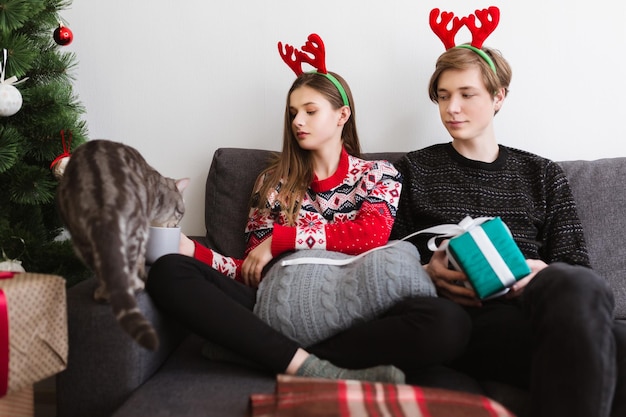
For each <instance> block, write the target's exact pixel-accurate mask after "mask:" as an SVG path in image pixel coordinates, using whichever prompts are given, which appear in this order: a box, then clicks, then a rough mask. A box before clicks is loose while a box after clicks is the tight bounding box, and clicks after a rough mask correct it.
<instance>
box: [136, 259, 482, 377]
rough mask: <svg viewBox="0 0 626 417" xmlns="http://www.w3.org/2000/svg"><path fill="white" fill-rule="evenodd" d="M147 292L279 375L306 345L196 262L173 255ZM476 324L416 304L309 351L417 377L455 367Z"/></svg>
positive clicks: (454, 310) (153, 274) (443, 304)
mask: <svg viewBox="0 0 626 417" xmlns="http://www.w3.org/2000/svg"><path fill="white" fill-rule="evenodd" d="M146 290H147V291H148V293H149V294H150V296H151V297H152V299H153V300H154V302H155V304H156V305H157V306H158V307H159V308H160V309H161V310H162V311H164V312H165V313H166V314H168V315H170V316H172V317H174V318H175V319H176V320H178V321H179V322H180V323H181V324H183V325H184V326H185V327H187V328H188V329H190V330H191V331H192V332H194V333H196V334H198V335H200V336H201V337H203V338H205V339H207V340H210V341H212V342H214V343H217V344H220V345H222V346H224V347H226V348H229V349H231V350H232V351H234V352H237V353H239V354H240V355H242V356H245V357H247V358H249V359H251V360H253V361H255V362H257V363H259V364H261V365H264V366H265V367H267V368H268V369H269V370H271V371H273V372H275V373H282V372H284V371H285V369H286V368H287V366H288V365H289V363H290V362H291V359H292V358H293V356H294V354H295V352H296V350H297V349H298V348H299V347H301V346H299V344H298V343H297V342H295V341H293V340H291V339H290V338H288V337H286V336H284V335H283V334H282V333H280V332H278V331H276V330H274V329H273V328H271V327H270V326H268V325H267V324H266V323H265V322H263V321H262V320H260V319H259V318H258V317H257V316H255V315H254V313H253V312H252V310H253V308H254V304H255V303H256V289H254V288H251V287H248V286H246V285H243V284H241V283H239V282H237V281H235V280H233V279H231V278H229V277H226V276H224V275H223V274H221V273H220V272H218V271H216V270H215V269H213V268H211V267H210V266H208V265H206V264H204V263H202V262H200V261H197V260H196V259H193V258H190V257H187V256H183V255H167V256H164V257H162V258H160V259H159V260H158V261H157V262H156V263H155V264H154V265H153V266H152V268H151V269H150V273H149V278H148V281H147V284H146ZM469 333H470V322H469V318H468V316H467V314H466V313H465V312H464V311H463V309H461V308H460V307H459V306H457V305H456V304H454V303H452V302H450V301H447V300H444V299H440V298H426V297H416V298H409V299H405V300H403V301H400V302H398V304H397V305H395V306H394V307H393V308H391V309H390V310H388V311H387V312H386V313H385V314H383V315H382V316H381V317H379V318H377V319H375V320H372V321H369V322H366V323H361V324H358V325H356V326H354V327H352V328H350V329H348V330H345V331H343V332H341V333H339V334H337V335H335V336H333V337H331V338H329V339H327V340H324V341H322V342H320V343H317V344H315V345H313V346H310V347H304V346H302V347H303V348H306V350H307V351H309V352H311V353H313V354H315V355H317V356H318V357H320V358H323V359H327V360H330V361H331V362H333V363H334V364H336V365H338V366H342V367H346V368H354V369H358V368H366V367H370V366H375V365H381V364H393V365H395V366H397V367H399V368H400V369H402V370H403V371H405V372H407V373H410V372H413V371H418V370H419V369H422V368H426V367H430V366H433V365H439V364H442V363H447V362H449V361H451V360H452V359H454V358H455V357H456V356H457V355H459V354H460V353H461V352H462V351H463V349H464V348H465V346H466V344H467V341H468V339H469Z"/></svg>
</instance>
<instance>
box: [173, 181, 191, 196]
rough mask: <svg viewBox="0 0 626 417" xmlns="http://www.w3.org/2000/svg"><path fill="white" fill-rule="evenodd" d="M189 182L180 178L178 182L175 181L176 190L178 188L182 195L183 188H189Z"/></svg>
mask: <svg viewBox="0 0 626 417" xmlns="http://www.w3.org/2000/svg"><path fill="white" fill-rule="evenodd" d="M190 182H191V180H190V179H189V178H181V179H179V180H176V188H178V191H180V192H181V193H182V192H183V191H185V188H187V186H189V183H190Z"/></svg>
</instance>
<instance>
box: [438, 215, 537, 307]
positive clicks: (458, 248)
mask: <svg viewBox="0 0 626 417" xmlns="http://www.w3.org/2000/svg"><path fill="white" fill-rule="evenodd" d="M466 229H467V230H466V231H465V232H464V233H462V234H460V235H458V236H456V237H453V238H452V239H450V241H449V242H448V247H447V251H448V257H449V258H450V261H451V263H452V264H453V265H454V266H455V268H457V269H459V270H461V271H463V272H464V273H465V275H467V277H468V279H469V281H470V283H471V284H472V287H473V288H474V290H475V291H476V294H477V295H478V297H479V298H481V299H484V298H488V297H491V296H495V295H499V294H501V293H503V292H506V291H507V289H508V288H509V287H510V286H511V285H513V284H515V282H517V281H518V280H519V279H521V278H523V277H525V276H526V275H528V274H529V273H530V267H529V266H528V264H527V263H526V259H525V258H524V255H523V254H522V252H521V251H520V249H519V247H518V246H517V244H516V243H515V241H514V240H513V237H512V235H511V232H510V230H509V228H508V227H507V226H506V225H505V224H504V222H503V221H502V219H500V218H499V217H494V218H489V219H488V220H484V222H479V224H474V225H473V226H472V227H469V228H466Z"/></svg>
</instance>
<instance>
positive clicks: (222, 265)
mask: <svg viewBox="0 0 626 417" xmlns="http://www.w3.org/2000/svg"><path fill="white" fill-rule="evenodd" d="M194 244H195V248H196V250H195V252H194V258H196V259H197V260H199V261H202V262H204V263H205V264H207V265H210V266H211V267H212V268H213V269H216V270H218V271H219V272H221V273H222V274H224V275H226V276H228V277H230V278H233V279H235V280H237V281H241V282H243V279H242V276H241V265H242V264H243V259H237V258H233V257H230V256H224V255H222V254H220V253H218V252H216V251H214V250H213V249H209V248H207V247H206V246H204V245H202V244H200V243H198V242H197V241H194Z"/></svg>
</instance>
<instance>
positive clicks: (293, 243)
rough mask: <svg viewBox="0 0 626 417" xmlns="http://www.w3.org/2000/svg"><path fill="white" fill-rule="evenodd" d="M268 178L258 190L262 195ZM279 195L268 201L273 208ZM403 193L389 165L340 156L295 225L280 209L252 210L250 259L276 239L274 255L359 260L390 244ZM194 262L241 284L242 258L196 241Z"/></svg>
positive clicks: (307, 196) (305, 202) (313, 191)
mask: <svg viewBox="0 0 626 417" xmlns="http://www.w3.org/2000/svg"><path fill="white" fill-rule="evenodd" d="M264 179H265V177H264V176H260V177H259V178H258V179H257V182H256V184H255V187H254V190H255V191H254V192H258V190H259V189H260V188H261V185H262V184H263V181H264ZM279 187H280V185H279V186H278V187H277V188H276V190H275V192H274V193H272V195H270V196H269V198H268V207H272V206H273V205H274V204H273V203H274V201H275V200H274V198H275V194H276V193H277V190H278V189H279ZM401 189H402V180H401V176H400V174H399V173H398V171H397V170H396V169H395V167H394V166H393V165H392V164H391V163H390V162H388V161H382V160H378V161H365V160H363V159H359V158H356V157H354V156H352V155H349V154H348V153H347V152H346V151H345V150H344V151H343V152H342V154H341V159H340V161H339V166H338V167H337V171H336V172H335V173H334V174H333V175H332V176H330V177H329V178H326V179H324V180H318V179H317V178H315V179H314V180H313V182H312V183H311V185H310V186H309V188H308V189H307V191H306V193H305V196H304V198H303V201H302V204H301V208H300V212H299V213H298V218H297V220H296V224H295V226H288V225H287V221H286V218H285V216H284V214H283V213H282V212H280V211H279V210H274V211H272V210H263V211H262V210H259V209H258V208H252V209H251V210H250V215H249V216H248V224H247V226H246V230H245V232H246V239H247V247H246V252H245V254H246V255H247V254H248V253H249V252H250V251H251V250H252V249H254V248H255V247H257V246H258V245H259V244H260V243H261V242H263V241H264V240H265V239H267V238H268V237H270V236H272V237H273V238H272V255H273V256H274V257H275V256H278V255H279V254H281V253H283V252H286V251H292V250H305V249H325V250H329V251H337V252H343V253H346V254H350V255H356V254H359V253H362V252H365V251H367V250H369V249H371V248H373V247H376V246H380V245H384V244H385V243H387V241H388V239H389V235H390V233H391V228H392V226H393V222H394V219H395V216H396V210H397V208H398V200H399V198H400V191H401ZM195 247H196V250H195V255H194V256H195V258H196V259H198V260H200V261H202V262H205V263H207V264H208V265H211V267H213V268H215V269H217V270H218V271H220V272H222V273H223V274H225V275H228V276H230V277H231V278H234V279H236V280H238V281H243V280H242V278H241V265H242V263H243V259H236V258H232V257H228V256H224V255H222V254H220V253H218V252H215V251H214V250H212V249H209V248H207V247H205V246H203V245H201V244H200V243H198V242H195Z"/></svg>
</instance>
